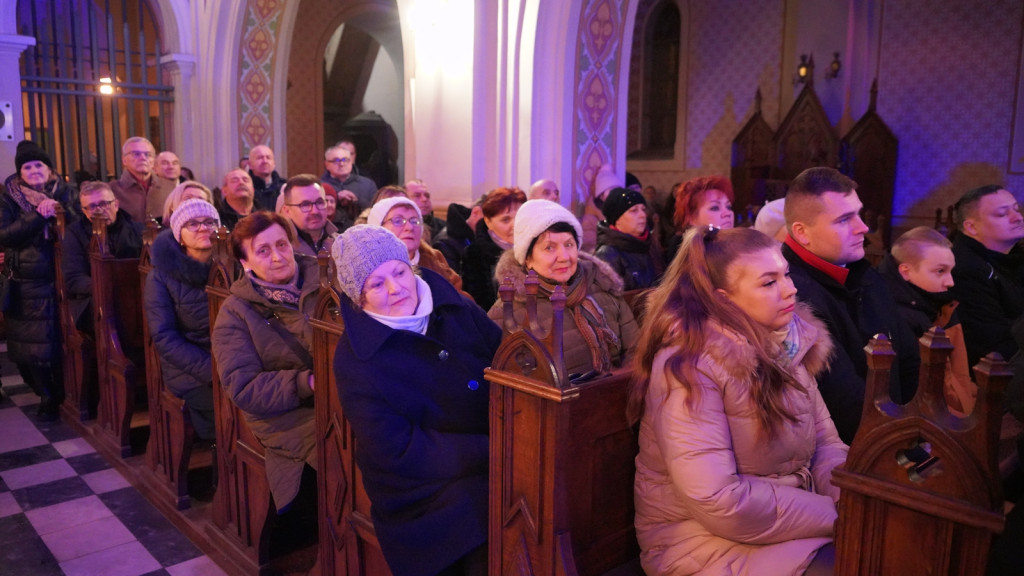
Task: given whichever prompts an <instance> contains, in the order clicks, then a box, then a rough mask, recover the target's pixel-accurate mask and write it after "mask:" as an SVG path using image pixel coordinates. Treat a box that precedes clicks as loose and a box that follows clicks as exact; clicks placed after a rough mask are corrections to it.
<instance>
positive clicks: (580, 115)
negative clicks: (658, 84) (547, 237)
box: [573, 0, 627, 198]
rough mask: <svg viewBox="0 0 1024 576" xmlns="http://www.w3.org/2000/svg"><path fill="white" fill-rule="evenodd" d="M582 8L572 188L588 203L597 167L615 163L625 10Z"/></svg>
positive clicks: (613, 0)
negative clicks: (574, 164) (586, 198)
mask: <svg viewBox="0 0 1024 576" xmlns="http://www.w3.org/2000/svg"><path fill="white" fill-rule="evenodd" d="M584 2H585V3H584V7H583V10H581V11H580V29H579V30H580V32H579V39H580V41H579V44H578V45H579V50H578V51H577V53H576V75H575V83H576V84H575V85H576V97H575V105H574V108H575V110H576V114H575V118H574V119H573V134H574V135H575V140H574V150H573V152H574V155H575V158H576V166H575V169H574V171H573V180H574V182H573V187H574V190H575V193H576V197H578V198H585V197H586V195H587V193H588V188H589V186H590V183H591V182H592V181H593V179H594V174H596V173H597V171H598V169H600V167H601V165H602V164H606V163H611V162H612V159H613V158H615V157H616V149H615V148H616V137H617V134H616V128H617V126H616V120H615V118H616V116H617V115H618V90H619V60H620V58H621V57H622V36H623V34H624V28H625V20H626V8H627V3H626V2H623V0H584ZM618 168H619V170H620V171H621V170H622V169H624V167H622V166H619V167H618Z"/></svg>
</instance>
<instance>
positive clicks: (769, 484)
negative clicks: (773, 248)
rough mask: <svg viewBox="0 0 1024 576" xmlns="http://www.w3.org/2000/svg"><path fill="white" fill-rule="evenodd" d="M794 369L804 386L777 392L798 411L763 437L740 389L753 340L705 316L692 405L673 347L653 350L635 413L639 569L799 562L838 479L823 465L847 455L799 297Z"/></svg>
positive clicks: (835, 494) (765, 573) (755, 568)
mask: <svg viewBox="0 0 1024 576" xmlns="http://www.w3.org/2000/svg"><path fill="white" fill-rule="evenodd" d="M794 323H797V324H799V325H800V334H801V338H800V340H801V345H800V349H799V351H798V352H797V355H796V356H795V357H794V359H793V361H792V362H793V364H792V366H793V374H794V376H795V377H796V378H797V381H798V382H799V384H800V386H801V387H802V388H803V391H802V392H801V391H798V390H793V389H790V390H789V392H788V393H787V394H786V403H787V405H788V406H789V408H790V410H791V411H792V412H793V413H794V415H795V416H796V417H797V418H798V420H799V421H798V422H797V423H795V424H793V423H789V422H786V423H784V424H780V425H779V427H778V428H777V434H776V437H775V438H774V439H773V440H771V441H766V440H765V439H764V436H763V434H761V433H760V428H759V425H758V424H757V421H756V416H755V414H754V407H753V406H752V404H751V399H750V396H749V392H748V390H749V385H750V380H751V378H752V377H753V375H754V369H755V367H756V356H755V353H754V350H753V347H752V346H750V345H749V344H748V343H747V341H746V340H745V339H742V338H741V337H740V336H738V335H737V334H735V333H732V332H726V331H724V330H723V329H722V328H721V327H718V326H717V325H710V326H709V327H708V328H709V330H708V331H709V337H708V341H707V343H706V346H705V351H704V353H703V354H702V356H701V358H700V359H699V360H698V364H697V368H698V370H699V372H700V374H701V375H702V377H701V379H700V381H699V382H696V383H694V384H693V385H694V387H695V388H696V389H697V390H699V400H697V401H696V402H697V403H696V406H697V408H698V409H696V410H694V409H691V407H690V406H688V404H687V402H686V399H687V396H688V394H687V392H686V391H685V390H684V389H683V388H682V387H681V385H680V384H679V383H678V382H677V381H676V380H675V378H674V377H673V376H671V374H670V373H669V372H667V371H666V369H665V364H666V362H667V361H668V360H669V359H670V358H671V357H672V355H673V354H675V353H676V352H677V350H678V349H677V348H675V347H673V348H666V349H664V350H662V351H661V352H660V353H659V354H658V355H657V356H656V357H655V359H654V365H653V369H652V374H651V380H650V385H649V388H648V390H647V396H646V398H645V400H644V403H645V409H644V415H643V418H642V420H641V423H640V453H639V454H638V455H637V457H636V479H635V484H634V488H635V501H636V531H637V540H638V541H639V543H640V548H641V550H642V553H641V556H640V559H641V563H642V564H643V568H644V570H645V571H646V572H647V574H651V575H655V574H659V575H661V574H672V575H684V574H722V575H725V574H749V575H755V574H756V575H759V576H771V575H776V574H777V575H792V574H802V573H803V571H804V570H805V569H806V568H807V566H808V564H810V562H811V560H813V558H814V555H815V553H816V551H817V550H818V549H819V548H821V547H822V546H824V545H825V544H827V543H828V542H829V541H830V540H831V538H832V530H833V523H834V521H835V519H836V507H835V502H836V501H837V500H838V498H839V491H838V489H837V488H835V487H834V486H832V484H831V477H832V469H833V468H834V467H836V466H838V465H840V464H842V463H843V462H845V460H846V453H847V447H846V445H845V444H843V442H842V441H841V440H840V439H839V435H838V434H837V433H836V428H835V425H833V423H832V420H831V418H830V417H829V414H828V410H827V409H826V408H825V404H824V402H823V401H822V399H821V395H820V394H819V393H818V389H817V386H816V384H815V381H814V376H813V375H814V374H815V373H816V372H819V371H820V370H823V369H824V368H825V367H826V364H827V362H828V357H829V354H830V351H831V348H832V344H831V340H830V338H829V333H828V331H827V330H826V329H825V327H824V325H823V324H822V323H821V322H820V321H818V320H817V319H815V318H814V317H813V316H812V314H811V313H810V312H809V310H808V309H807V308H806V307H804V306H803V305H798V313H797V315H796V316H795V317H794Z"/></svg>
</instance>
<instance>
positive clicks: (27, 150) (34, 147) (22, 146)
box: [14, 140, 53, 172]
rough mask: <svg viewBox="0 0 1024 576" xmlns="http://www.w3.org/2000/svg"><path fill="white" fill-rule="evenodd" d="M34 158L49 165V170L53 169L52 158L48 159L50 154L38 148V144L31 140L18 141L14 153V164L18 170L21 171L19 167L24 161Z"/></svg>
mask: <svg viewBox="0 0 1024 576" xmlns="http://www.w3.org/2000/svg"><path fill="white" fill-rule="evenodd" d="M36 160H38V161H39V162H42V163H43V164H46V165H47V166H49V167H50V170H53V160H50V155H49V154H47V153H46V151H45V150H43V149H42V148H40V147H39V144H36V143H35V142H32V141H31V140H22V141H21V142H18V151H17V152H16V153H15V154H14V166H15V167H16V168H17V169H18V172H21V167H22V166H24V165H25V164H26V163H28V162H33V161H36Z"/></svg>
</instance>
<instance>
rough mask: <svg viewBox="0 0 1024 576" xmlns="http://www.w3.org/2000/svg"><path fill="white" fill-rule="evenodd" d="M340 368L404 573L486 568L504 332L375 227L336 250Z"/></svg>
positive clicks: (379, 525)
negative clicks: (497, 368)
mask: <svg viewBox="0 0 1024 576" xmlns="http://www.w3.org/2000/svg"><path fill="white" fill-rule="evenodd" d="M333 256H334V260H335V263H336V264H337V269H338V284H339V286H340V288H341V290H342V292H343V293H344V301H343V304H342V306H341V313H342V317H343V319H344V322H345V332H344V334H343V335H342V337H341V340H340V341H339V342H338V347H337V350H336V352H335V357H334V371H335V374H336V375H337V379H338V390H339V397H340V400H341V404H342V407H343V409H344V411H345V417H346V418H347V419H348V421H349V423H350V424H351V425H352V431H353V433H354V435H355V439H356V455H355V457H356V463H357V464H358V466H359V470H360V471H361V472H362V475H363V484H364V486H366V492H367V494H368V495H369V497H370V502H371V503H372V507H371V513H372V517H373V525H374V529H375V530H376V534H377V539H378V540H379V541H380V546H381V550H382V551H383V552H384V557H385V558H386V559H387V562H388V565H389V567H390V568H391V572H392V573H393V574H395V575H396V576H427V575H433V574H466V575H469V574H474V575H475V574H481V575H482V574H486V573H487V546H486V540H487V490H488V476H487V475H488V446H489V445H488V411H487V403H488V386H487V382H486V381H485V380H484V374H483V371H484V368H485V367H487V366H489V365H490V364H491V360H492V359H493V357H494V353H495V352H496V351H497V349H498V345H499V344H500V343H501V330H500V329H499V328H498V326H497V325H495V324H494V323H493V322H491V320H490V319H488V318H487V316H486V315H485V314H484V313H483V311H482V310H481V309H480V308H479V307H478V306H476V305H475V304H473V303H472V302H470V301H469V300H468V299H467V298H465V297H463V296H460V295H459V293H458V292H457V291H456V290H455V289H454V288H453V287H452V285H451V284H449V283H448V282H446V281H445V280H444V279H443V278H442V277H441V276H439V275H438V274H435V273H434V272H432V271H430V270H427V269H423V268H420V269H419V270H418V271H417V270H415V269H414V268H412V267H411V265H410V261H409V251H408V249H407V247H406V246H405V245H404V244H403V243H402V242H400V241H399V240H397V239H396V238H395V236H394V235H393V234H391V233H390V232H387V231H386V230H384V229H382V228H378V227H375V226H355V227H353V228H350V229H349V230H347V231H346V232H345V233H344V234H342V235H341V237H340V238H339V240H338V241H337V242H335V244H334V254H333Z"/></svg>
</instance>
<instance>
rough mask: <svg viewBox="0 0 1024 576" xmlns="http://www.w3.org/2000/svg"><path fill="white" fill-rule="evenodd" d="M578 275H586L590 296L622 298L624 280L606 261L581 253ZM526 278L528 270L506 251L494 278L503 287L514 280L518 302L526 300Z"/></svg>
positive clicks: (496, 267)
mask: <svg viewBox="0 0 1024 576" xmlns="http://www.w3.org/2000/svg"><path fill="white" fill-rule="evenodd" d="M576 273H577V274H583V275H584V278H585V281H586V282H587V293H588V294H593V293H594V291H595V290H599V291H602V292H609V293H611V294H613V295H615V296H622V288H623V286H624V284H623V282H622V278H620V277H619V275H618V274H617V273H616V272H615V270H614V269H613V268H612V267H611V266H609V265H608V263H606V262H605V261H604V260H601V259H600V258H597V257H595V256H592V255H590V254H588V253H586V252H580V253H579V261H578V262H577V270H576ZM526 276H527V271H526V268H524V267H523V266H521V265H520V264H519V262H516V258H515V255H514V254H513V253H512V251H511V250H506V251H505V253H504V254H502V255H501V258H500V259H499V260H498V265H497V266H495V268H494V278H495V280H497V282H498V286H501V283H502V282H504V281H505V278H512V283H513V285H514V286H515V288H516V296H515V299H516V300H518V301H525V300H526V284H525V282H526Z"/></svg>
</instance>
